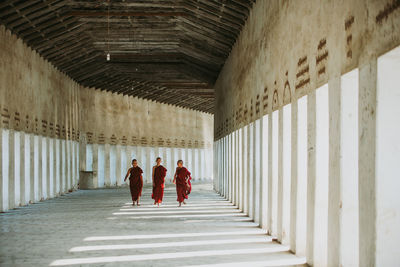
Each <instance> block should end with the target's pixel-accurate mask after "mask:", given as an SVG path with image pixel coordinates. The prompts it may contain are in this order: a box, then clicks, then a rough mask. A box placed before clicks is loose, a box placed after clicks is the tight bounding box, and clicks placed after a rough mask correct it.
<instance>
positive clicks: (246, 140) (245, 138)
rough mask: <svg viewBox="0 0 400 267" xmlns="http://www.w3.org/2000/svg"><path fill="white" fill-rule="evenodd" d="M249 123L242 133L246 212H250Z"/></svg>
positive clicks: (244, 209)
mask: <svg viewBox="0 0 400 267" xmlns="http://www.w3.org/2000/svg"><path fill="white" fill-rule="evenodd" d="M248 136H249V135H248V125H246V126H244V128H243V134H242V148H243V150H242V158H243V160H242V161H243V172H242V176H243V185H244V186H243V211H244V213H246V214H249V201H248V195H249V194H248V188H249V184H248V178H249V175H248V168H249V161H248V143H249V137H248Z"/></svg>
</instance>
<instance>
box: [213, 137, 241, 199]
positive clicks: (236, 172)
mask: <svg viewBox="0 0 400 267" xmlns="http://www.w3.org/2000/svg"><path fill="white" fill-rule="evenodd" d="M234 141H235V143H234V148H235V157H234V162H235V205H236V206H239V130H236V131H235V140H234ZM211 156H212V155H210V157H211Z"/></svg>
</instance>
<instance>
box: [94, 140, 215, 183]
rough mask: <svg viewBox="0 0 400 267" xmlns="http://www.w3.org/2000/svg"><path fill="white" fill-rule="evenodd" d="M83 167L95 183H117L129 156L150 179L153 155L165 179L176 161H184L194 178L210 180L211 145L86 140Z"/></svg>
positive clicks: (147, 178)
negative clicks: (90, 173)
mask: <svg viewBox="0 0 400 267" xmlns="http://www.w3.org/2000/svg"><path fill="white" fill-rule="evenodd" d="M86 147H87V149H86V170H87V171H93V172H94V177H95V178H96V177H97V178H96V179H97V181H96V183H95V184H97V186H98V187H104V186H105V187H109V186H119V185H121V184H123V183H124V182H123V179H124V177H125V175H126V172H127V170H128V168H129V167H130V166H131V161H132V159H137V160H138V164H139V166H140V167H141V168H142V170H143V178H144V182H146V183H151V174H152V167H153V166H154V165H155V160H156V158H157V157H161V158H162V165H163V166H164V167H165V168H166V169H167V177H166V178H167V180H166V181H167V182H172V179H173V176H174V174H175V169H176V162H177V161H178V160H179V159H182V160H183V161H184V166H186V167H187V168H188V170H189V171H190V172H191V174H192V178H193V180H194V181H196V180H211V179H212V176H213V173H212V166H213V154H212V150H211V149H199V148H193V149H192V148H170V147H140V146H137V147H134V146H121V145H109V144H105V145H101V144H100V145H99V144H89V145H87V146H86Z"/></svg>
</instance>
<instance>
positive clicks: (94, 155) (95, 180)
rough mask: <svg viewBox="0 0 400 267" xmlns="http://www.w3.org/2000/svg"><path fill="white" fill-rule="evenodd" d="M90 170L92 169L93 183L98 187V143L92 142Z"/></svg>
mask: <svg viewBox="0 0 400 267" xmlns="http://www.w3.org/2000/svg"><path fill="white" fill-rule="evenodd" d="M92 171H93V184H94V185H95V187H97V188H98V187H100V181H99V145H98V144H92Z"/></svg>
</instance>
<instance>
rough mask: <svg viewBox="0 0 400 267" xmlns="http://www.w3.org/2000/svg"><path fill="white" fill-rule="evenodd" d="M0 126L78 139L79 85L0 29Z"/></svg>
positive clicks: (14, 37)
mask: <svg viewBox="0 0 400 267" xmlns="http://www.w3.org/2000/svg"><path fill="white" fill-rule="evenodd" d="M0 69H1V71H0V108H1V120H0V127H2V128H6V129H13V130H17V131H24V132H27V133H34V134H37V135H42V136H52V137H57V138H63V139H72V140H75V139H76V138H77V132H78V130H79V129H78V128H79V125H78V124H79V114H78V113H79V110H78V100H79V89H80V86H79V85H78V84H77V83H76V82H74V81H72V80H71V79H70V78H69V77H67V76H66V75H64V74H62V73H61V72H60V71H58V70H57V69H55V68H54V67H53V66H52V65H51V64H50V63H49V62H47V61H45V60H43V59H42V58H41V57H40V55H39V54H37V53H36V52H35V51H32V50H31V49H30V48H29V47H27V46H26V44H24V43H23V42H22V40H21V39H18V38H17V37H16V36H15V35H13V34H11V33H10V31H8V30H5V28H4V26H0Z"/></svg>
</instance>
